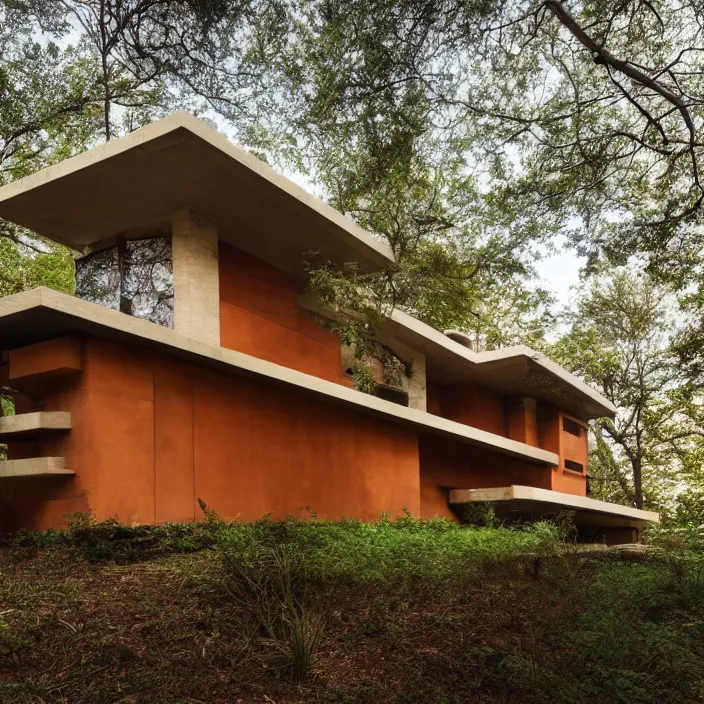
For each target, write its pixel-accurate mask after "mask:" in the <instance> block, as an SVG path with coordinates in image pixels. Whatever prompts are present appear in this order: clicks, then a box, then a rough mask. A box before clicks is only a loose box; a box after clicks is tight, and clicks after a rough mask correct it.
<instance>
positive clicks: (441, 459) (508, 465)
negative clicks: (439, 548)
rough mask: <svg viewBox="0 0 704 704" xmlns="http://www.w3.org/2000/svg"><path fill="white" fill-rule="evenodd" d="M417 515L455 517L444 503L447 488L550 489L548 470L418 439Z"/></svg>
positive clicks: (430, 438) (444, 442)
mask: <svg viewBox="0 0 704 704" xmlns="http://www.w3.org/2000/svg"><path fill="white" fill-rule="evenodd" d="M420 466H421V470H420V503H421V507H420V512H421V517H422V518H434V517H436V516H441V517H444V518H452V519H454V518H455V515H454V514H453V513H452V511H451V510H450V507H449V506H448V504H447V494H448V490H449V489H481V488H488V487H501V486H510V485H511V484H523V485H528V486H536V487H540V488H543V489H549V488H550V482H551V474H552V470H551V468H550V467H547V466H545V465H539V464H533V463H531V462H524V461H522V460H518V459H514V458H512V457H508V456H507V455H501V454H499V453H496V452H492V451H491V450H485V449H483V448H479V447H472V446H471V445H466V444H464V443H461V442H458V441H452V440H448V439H446V438H436V437H433V436H423V437H421V439H420Z"/></svg>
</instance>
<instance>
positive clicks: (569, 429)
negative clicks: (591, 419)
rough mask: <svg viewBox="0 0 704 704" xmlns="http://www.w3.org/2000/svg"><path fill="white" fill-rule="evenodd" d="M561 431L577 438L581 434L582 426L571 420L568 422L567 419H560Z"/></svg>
mask: <svg viewBox="0 0 704 704" xmlns="http://www.w3.org/2000/svg"><path fill="white" fill-rule="evenodd" d="M562 429H563V430H564V431H565V432H566V433H570V434H571V435H576V436H577V437H579V436H580V435H581V434H582V426H581V425H580V424H579V423H575V422H574V421H573V420H570V419H569V418H563V419H562Z"/></svg>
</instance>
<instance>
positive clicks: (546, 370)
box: [382, 310, 616, 421]
mask: <svg viewBox="0 0 704 704" xmlns="http://www.w3.org/2000/svg"><path fill="white" fill-rule="evenodd" d="M382 337H383V338H384V339H383V340H382V341H383V342H385V343H387V344H389V346H391V347H392V348H393V342H394V340H398V341H399V342H401V343H403V344H404V345H407V346H409V347H412V348H413V349H416V350H418V351H419V352H422V353H423V354H424V355H425V358H426V374H427V378H428V380H429V381H432V382H434V383H437V384H439V385H441V386H450V385H455V384H465V383H469V382H476V383H477V384H481V385H483V386H487V387H489V388H492V389H495V390H496V391H499V392H500V393H502V394H504V395H510V396H530V397H532V398H534V399H536V400H537V401H542V402H544V403H549V404H551V405H554V406H557V407H559V408H560V409H561V410H563V411H565V412H567V413H569V414H571V415H573V416H575V417H576V418H579V419H581V420H584V421H587V420H590V419H592V418H602V417H609V418H612V417H613V416H614V415H615V413H616V407H615V406H614V405H613V404H612V403H611V402H610V401H609V400H608V399H606V398H604V396H602V395H601V394H600V393H599V392H598V391H595V390H594V389H592V388H591V387H590V386H589V385H588V384H585V383H584V382H583V381H582V380H581V379H578V378H577V377H576V376H574V375H573V374H570V373H569V372H568V371H567V370H566V369H564V368H563V367H561V366H560V365H559V364H555V362H553V361H551V360H550V359H548V358H547V357H545V356H544V355H542V354H539V353H538V352H535V351H533V350H531V349H530V348H529V347H525V346H518V347H506V348H504V349H499V350H492V351H489V352H474V351H473V350H471V349H468V348H467V347H464V346H463V345H461V344H459V343H458V342H455V341H454V340H451V339H450V338H448V337H447V336H446V335H444V334H443V333H441V332H439V331H437V330H435V329H434V328H432V327H430V326H429V325H426V324H425V323H422V322H421V321H420V320H416V319H415V318H413V317H412V316H410V315H407V314H406V313H403V312H402V311H400V310H395V311H393V313H392V314H391V317H390V319H389V320H388V321H387V322H386V323H385V324H384V326H383V331H382Z"/></svg>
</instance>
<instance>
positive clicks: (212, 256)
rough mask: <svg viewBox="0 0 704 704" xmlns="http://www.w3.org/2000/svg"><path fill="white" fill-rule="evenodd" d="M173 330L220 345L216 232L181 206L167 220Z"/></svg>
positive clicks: (209, 224) (212, 227) (207, 223)
mask: <svg viewBox="0 0 704 704" xmlns="http://www.w3.org/2000/svg"><path fill="white" fill-rule="evenodd" d="M171 236H172V245H171V246H172V256H173V269H174V330H176V332H178V333H180V334H181V335H185V336H186V337H190V338H191V339H193V340H198V341H200V342H205V343H207V344H210V345H219V344H220V280H219V274H218V232H217V228H216V227H215V226H214V225H212V224H211V223H209V222H208V221H207V220H204V219H203V218H200V217H199V216H197V215H195V214H194V213H192V212H191V211H189V210H188V209H186V208H184V209H183V210H179V211H177V212H176V213H174V214H173V216H172V219H171Z"/></svg>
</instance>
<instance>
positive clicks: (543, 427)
mask: <svg viewBox="0 0 704 704" xmlns="http://www.w3.org/2000/svg"><path fill="white" fill-rule="evenodd" d="M565 419H568V420H571V421H572V422H573V423H575V424H577V425H578V426H579V427H580V428H581V432H580V435H579V436H575V435H573V434H572V433H569V432H567V431H566V430H565V429H564V420H565ZM538 432H539V437H540V444H541V447H544V448H545V449H546V450H550V451H551V452H556V453H557V454H558V455H559V456H560V464H559V465H558V466H557V467H553V471H552V478H551V485H550V487H549V488H550V489H553V490H554V491H561V492H563V493H565V494H576V495H578V496H586V494H587V476H586V475H587V454H588V447H587V428H586V426H585V424H584V423H582V422H581V421H579V420H577V419H576V418H573V417H572V416H569V415H567V414H566V413H562V412H560V411H558V410H557V409H556V408H550V407H547V406H540V407H539V409H538ZM566 459H567V460H573V461H575V462H578V463H580V464H581V465H582V466H583V468H584V470H583V472H582V473H579V472H574V471H571V470H570V469H567V468H566V467H565V460H566Z"/></svg>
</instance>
